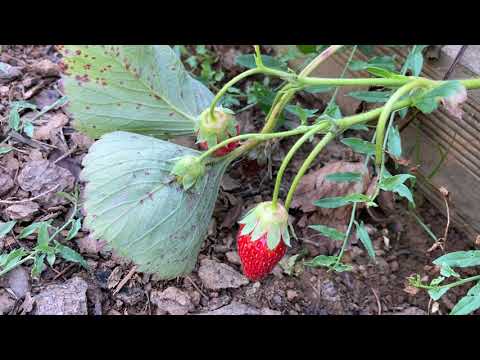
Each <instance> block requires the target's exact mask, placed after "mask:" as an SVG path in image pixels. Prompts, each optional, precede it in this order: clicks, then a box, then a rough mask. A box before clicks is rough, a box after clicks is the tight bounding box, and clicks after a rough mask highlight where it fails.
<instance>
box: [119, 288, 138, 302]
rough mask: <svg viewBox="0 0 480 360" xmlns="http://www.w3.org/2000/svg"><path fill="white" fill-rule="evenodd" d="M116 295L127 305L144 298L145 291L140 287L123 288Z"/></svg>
mask: <svg viewBox="0 0 480 360" xmlns="http://www.w3.org/2000/svg"><path fill="white" fill-rule="evenodd" d="M116 296H117V298H119V299H120V300H122V301H123V302H124V303H125V304H127V305H128V306H135V305H137V304H138V303H140V302H141V301H142V300H143V299H144V298H145V293H144V292H143V290H142V289H140V288H124V289H122V291H120V292H119V293H118V294H117V295H116Z"/></svg>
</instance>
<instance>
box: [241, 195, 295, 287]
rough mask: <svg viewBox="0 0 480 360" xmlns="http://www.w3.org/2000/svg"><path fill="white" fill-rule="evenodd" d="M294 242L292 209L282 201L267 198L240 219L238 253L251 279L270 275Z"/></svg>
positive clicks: (247, 275)
mask: <svg viewBox="0 0 480 360" xmlns="http://www.w3.org/2000/svg"><path fill="white" fill-rule="evenodd" d="M287 245H288V246H290V235H289V232H288V212H287V210H286V209H285V208H284V207H283V206H282V205H280V204H277V205H276V206H273V204H272V202H263V203H261V204H259V205H258V206H257V207H255V208H254V209H253V210H251V211H250V212H249V213H248V214H247V216H245V218H244V219H243V220H241V221H240V230H239V232H238V235H237V249H238V255H239V256H240V260H241V262H242V269H243V273H244V274H245V276H246V277H247V278H249V279H250V280H251V281H258V280H261V279H263V278H264V277H265V276H267V275H268V274H269V273H270V272H271V271H272V270H273V268H274V267H275V265H276V264H277V263H278V262H279V261H280V260H281V259H282V258H283V256H284V255H285V253H286V252H287Z"/></svg>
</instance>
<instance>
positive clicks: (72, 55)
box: [63, 45, 213, 138]
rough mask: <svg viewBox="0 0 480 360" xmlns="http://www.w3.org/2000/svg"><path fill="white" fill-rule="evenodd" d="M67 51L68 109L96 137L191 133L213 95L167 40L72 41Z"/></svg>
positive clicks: (77, 125) (66, 89)
mask: <svg viewBox="0 0 480 360" xmlns="http://www.w3.org/2000/svg"><path fill="white" fill-rule="evenodd" d="M63 53H64V55H65V58H64V61H65V64H66V66H68V68H67V75H66V76H65V77H64V87H65V91H66V92H67V94H68V96H69V98H70V104H69V111H70V112H71V113H72V114H73V116H74V118H75V122H74V125H75V127H76V128H77V129H78V130H79V131H82V132H84V133H85V134H87V135H88V136H90V137H93V138H98V137H100V136H101V135H103V134H106V133H108V132H111V131H116V130H123V131H130V132H135V133H140V134H146V135H150V136H156V137H160V138H165V137H172V136H179V135H188V134H192V133H193V132H194V127H195V121H196V118H197V116H198V115H199V114H200V113H201V112H202V111H203V110H204V109H205V108H206V107H208V105H209V104H210V102H211V101H212V99H213V94H212V93H211V92H210V91H209V90H208V89H207V88H206V87H205V86H204V85H203V84H201V83H200V82H199V81H197V80H195V79H193V78H192V77H191V76H190V75H189V74H188V73H187V72H186V70H185V68H184V67H183V65H182V63H181V62H180V60H179V59H178V58H177V56H176V54H175V52H174V51H173V50H172V49H171V48H170V47H169V46H167V45H148V46H146V45H132V46H127V45H83V46H77V45H69V46H65V48H64V49H63ZM93 59H94V60H93Z"/></svg>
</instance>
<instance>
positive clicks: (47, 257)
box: [0, 193, 87, 278]
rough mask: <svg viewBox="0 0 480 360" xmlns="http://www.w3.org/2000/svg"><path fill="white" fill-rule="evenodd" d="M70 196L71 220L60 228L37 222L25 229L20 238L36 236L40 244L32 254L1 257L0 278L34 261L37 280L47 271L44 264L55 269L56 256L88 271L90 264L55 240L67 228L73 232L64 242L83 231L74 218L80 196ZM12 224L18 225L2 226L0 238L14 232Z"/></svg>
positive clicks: (22, 252) (17, 252) (21, 251)
mask: <svg viewBox="0 0 480 360" xmlns="http://www.w3.org/2000/svg"><path fill="white" fill-rule="evenodd" d="M70 196H71V198H72V199H73V200H74V211H73V215H72V216H71V217H70V219H68V220H67V221H66V222H65V223H64V224H63V225H62V226H61V227H59V228H56V227H54V226H52V225H51V222H52V221H51V220H50V221H42V222H34V223H32V224H30V225H28V226H27V227H25V228H23V230H22V231H21V233H20V235H19V236H18V238H19V239H24V238H26V237H29V236H32V235H35V234H36V238H37V243H36V245H35V247H34V248H33V249H31V250H29V249H24V248H18V249H14V250H12V251H10V252H8V253H2V254H0V276H2V275H4V274H6V273H8V272H9V271H11V270H12V269H14V268H15V267H17V266H19V265H21V264H23V263H25V262H27V261H33V265H32V269H31V275H32V277H34V278H38V277H40V275H41V274H42V273H43V271H44V270H45V269H46V267H47V265H46V264H45V261H47V262H48V264H49V265H50V266H53V265H54V263H55V260H56V255H60V256H61V257H62V258H64V259H65V260H67V261H70V262H74V263H78V264H80V265H81V266H83V267H85V268H87V262H86V261H85V259H84V258H83V257H82V256H81V255H80V254H79V253H77V252H76V251H75V250H73V249H71V248H69V247H67V246H65V245H63V244H61V243H60V242H58V241H57V240H55V238H56V236H57V235H59V234H60V233H61V231H62V230H64V229H66V228H67V227H68V226H70V230H69V232H68V235H67V237H66V238H65V240H70V239H72V238H73V237H75V236H76V234H77V233H78V231H79V229H80V228H81V220H80V219H79V218H78V219H75V218H74V216H75V215H76V211H77V202H78V193H76V194H74V195H70ZM12 224H13V225H15V222H14V221H11V222H9V223H5V224H2V226H0V236H2V234H3V235H5V234H7V233H8V232H9V231H11V229H12V228H13V225H12ZM7 230H8V231H7Z"/></svg>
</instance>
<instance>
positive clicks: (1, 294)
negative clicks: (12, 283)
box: [0, 289, 15, 315]
mask: <svg viewBox="0 0 480 360" xmlns="http://www.w3.org/2000/svg"><path fill="white" fill-rule="evenodd" d="M14 306H15V299H13V298H12V296H11V295H10V294H9V293H8V292H7V290H4V289H0V315H6V314H8V313H9V312H10V311H12V309H13V307H14Z"/></svg>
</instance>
